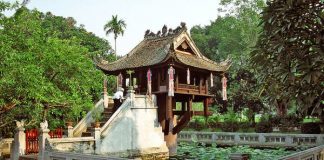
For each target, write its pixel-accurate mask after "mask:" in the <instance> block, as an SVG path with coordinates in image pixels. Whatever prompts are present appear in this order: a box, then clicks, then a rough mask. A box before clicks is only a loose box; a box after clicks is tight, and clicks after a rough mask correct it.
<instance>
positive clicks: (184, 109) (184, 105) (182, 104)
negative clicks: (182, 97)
mask: <svg viewBox="0 0 324 160" xmlns="http://www.w3.org/2000/svg"><path fill="white" fill-rule="evenodd" d="M181 110H182V111H183V112H184V111H186V102H184V101H183V102H181Z"/></svg>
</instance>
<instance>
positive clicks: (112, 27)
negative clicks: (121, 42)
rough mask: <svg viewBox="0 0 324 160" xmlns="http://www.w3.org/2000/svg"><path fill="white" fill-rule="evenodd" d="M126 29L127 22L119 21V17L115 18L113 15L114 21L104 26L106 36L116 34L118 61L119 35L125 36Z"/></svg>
mask: <svg viewBox="0 0 324 160" xmlns="http://www.w3.org/2000/svg"><path fill="white" fill-rule="evenodd" d="M125 28H126V23H125V21H124V20H122V19H118V17H117V15H115V16H114V15H113V16H112V19H111V20H110V21H108V22H107V23H106V24H105V26H104V30H105V31H106V35H109V34H110V33H113V34H114V40H115V56H116V59H117V47H116V40H117V38H118V36H119V35H124V31H125Z"/></svg>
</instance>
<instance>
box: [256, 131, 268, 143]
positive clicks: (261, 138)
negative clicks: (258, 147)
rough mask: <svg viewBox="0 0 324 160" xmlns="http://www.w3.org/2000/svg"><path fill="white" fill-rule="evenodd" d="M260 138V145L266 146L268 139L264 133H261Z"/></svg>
mask: <svg viewBox="0 0 324 160" xmlns="http://www.w3.org/2000/svg"><path fill="white" fill-rule="evenodd" d="M258 136H259V143H260V144H265V143H266V138H265V136H264V133H259V134H258Z"/></svg>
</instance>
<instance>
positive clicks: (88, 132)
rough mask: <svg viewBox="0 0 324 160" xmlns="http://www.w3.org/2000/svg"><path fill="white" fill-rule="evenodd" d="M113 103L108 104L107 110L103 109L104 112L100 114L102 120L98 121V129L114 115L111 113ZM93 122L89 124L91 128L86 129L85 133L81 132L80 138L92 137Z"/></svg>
mask: <svg viewBox="0 0 324 160" xmlns="http://www.w3.org/2000/svg"><path fill="white" fill-rule="evenodd" d="M113 107H114V103H113V102H110V103H108V108H104V111H103V112H102V113H101V116H102V119H101V121H100V127H102V126H103V125H104V124H105V123H106V122H107V121H108V120H109V119H110V117H111V116H112V115H113V114H114V112H113ZM94 126H95V122H93V123H91V126H88V127H87V130H86V131H85V132H82V134H81V137H91V136H93V132H94V128H95V127H94Z"/></svg>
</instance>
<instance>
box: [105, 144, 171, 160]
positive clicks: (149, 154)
mask: <svg viewBox="0 0 324 160" xmlns="http://www.w3.org/2000/svg"><path fill="white" fill-rule="evenodd" d="M105 155H108V156H112V157H121V158H131V159H143V160H146V159H168V157H169V151H168V148H167V147H166V146H165V147H162V148H149V149H144V150H127V151H125V152H116V153H107V154H105Z"/></svg>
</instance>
